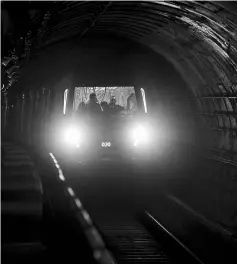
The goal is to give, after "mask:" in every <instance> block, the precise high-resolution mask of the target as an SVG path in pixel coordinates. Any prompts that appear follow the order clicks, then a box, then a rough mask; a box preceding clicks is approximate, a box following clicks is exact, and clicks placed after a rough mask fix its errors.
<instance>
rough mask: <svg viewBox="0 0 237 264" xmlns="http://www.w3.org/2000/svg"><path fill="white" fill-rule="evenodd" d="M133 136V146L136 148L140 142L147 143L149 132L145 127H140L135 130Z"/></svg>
mask: <svg viewBox="0 0 237 264" xmlns="http://www.w3.org/2000/svg"><path fill="white" fill-rule="evenodd" d="M132 136H133V140H134V143H133V145H134V146H135V147H136V146H137V145H138V144H139V143H140V142H147V140H148V138H149V132H148V131H147V129H146V128H145V127H143V126H141V125H140V126H137V127H136V128H135V129H134V130H133V135H132Z"/></svg>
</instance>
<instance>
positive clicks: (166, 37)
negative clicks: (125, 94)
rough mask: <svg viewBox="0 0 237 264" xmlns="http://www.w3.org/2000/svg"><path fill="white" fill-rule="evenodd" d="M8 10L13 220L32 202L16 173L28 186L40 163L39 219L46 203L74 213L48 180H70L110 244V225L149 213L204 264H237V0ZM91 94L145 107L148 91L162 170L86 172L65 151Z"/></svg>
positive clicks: (6, 126) (4, 113)
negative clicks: (79, 100) (101, 91)
mask: <svg viewBox="0 0 237 264" xmlns="http://www.w3.org/2000/svg"><path fill="white" fill-rule="evenodd" d="M1 6H2V8H1V14H2V69H1V77H2V78H1V80H2V81H1V96H2V103H1V120H2V121H1V127H2V128H1V131H2V144H1V145H2V147H1V149H2V197H3V199H2V215H3V219H5V218H4V215H5V214H6V215H7V217H6V219H12V218H11V217H12V216H14V214H15V211H14V210H16V211H21V210H20V209H19V207H18V209H14V206H13V203H14V205H15V204H18V200H17V199H18V198H17V197H18V196H19V195H20V194H17V195H15V196H16V198H15V201H13V200H14V198H13V196H14V195H12V196H11V192H12V193H14V192H19V191H14V190H15V189H17V190H18V189H20V187H19V186H18V185H20V180H19V178H17V180H16V179H15V178H14V177H13V176H12V175H13V174H14V173H16V172H14V173H13V172H11V170H15V171H17V173H18V174H19V177H20V175H23V174H24V175H26V174H27V175H28V174H30V173H29V169H27V168H28V167H27V166H31V167H32V166H33V168H31V169H30V170H32V175H34V176H33V177H34V179H35V181H36V182H37V184H39V186H40V187H39V188H38V194H37V195H35V196H34V195H33V196H32V197H34V198H30V197H31V196H30V195H31V194H30V191H29V196H28V198H27V197H26V198H25V199H26V200H28V201H27V202H26V203H29V200H30V199H32V201H33V199H36V200H37V206H38V207H37V208H38V209H36V208H35V207H34V209H28V210H31V211H35V212H36V211H37V212H38V213H37V214H38V215H37V217H38V218H39V219H41V215H42V214H43V212H44V210H45V209H44V207H45V206H46V207H47V206H49V207H50V206H52V204H50V203H48V200H47V198H45V196H47V197H48V196H50V195H52V196H53V195H58V196H60V198H58V199H56V200H57V201H56V204H57V205H58V204H60V203H62V207H63V208H64V205H65V203H66V202H65V200H66V198H65V199H63V198H62V195H59V191H58V189H57V188H59V189H60V188H61V187H58V185H59V183H57V184H56V183H54V182H53V180H52V179H53V176H52V177H51V176H45V175H50V173H52V174H58V175H59V178H60V179H61V181H59V182H60V184H61V183H62V184H64V183H65V182H64V180H65V179H66V181H67V184H68V185H65V186H67V187H68V188H69V189H66V192H69V196H70V195H71V197H74V194H76V196H77V197H78V198H75V199H74V198H73V199H74V201H77V203H80V202H79V199H81V200H82V203H83V204H84V205H85V209H87V210H88V213H89V215H90V216H91V217H92V220H94V221H95V224H96V226H97V227H98V229H99V230H102V231H101V232H102V237H103V230H107V229H109V227H110V226H111V228H112V229H114V230H115V229H116V228H117V229H118V228H119V227H120V228H121V229H123V228H125V227H124V226H127V225H130V224H128V223H127V222H126V221H127V220H126V219H125V218H126V217H125V216H124V217H123V214H124V215H126V216H127V215H129V214H131V210H134V212H135V211H136V213H137V211H139V212H140V211H142V212H144V211H145V212H146V215H147V216H148V218H149V217H150V220H149V221H152V222H153V226H155V227H154V230H153V229H152V231H151V233H156V228H157V226H158V225H157V222H159V223H161V224H162V226H163V227H166V228H167V229H168V230H170V232H171V233H172V234H174V236H175V237H177V238H178V240H179V241H181V242H182V243H183V244H184V245H185V246H187V248H190V250H191V251H193V252H194V253H195V255H196V256H197V257H196V260H197V259H198V261H200V262H199V263H212V261H215V262H217V263H219V262H218V261H220V260H221V262H220V263H235V261H233V262H232V257H230V256H234V254H233V252H234V250H236V243H237V169H236V166H237V139H236V137H237V35H236V32H237V31H236V29H237V4H236V3H235V1H227V2H225V1H223V2H222V1H212V2H211V1H131V2H130V1H124V2H123V1H104V2H102V1H98V2H97V1H52V2H38V1H28V2H20V1H19V2H11V4H10V2H7V1H6V2H5V1H3V2H2V3H1ZM80 87H87V88H88V87H92V88H93V87H103V88H104V87H105V91H106V87H125V88H126V87H133V89H134V91H135V93H136V94H140V96H138V98H137V99H138V100H137V101H138V106H139V107H141V108H142V109H143V103H144V99H143V97H142V93H141V89H142V91H144V93H145V96H146V107H147V109H146V112H147V113H146V114H145V115H142V116H148V122H149V123H150V126H151V127H152V128H153V130H154V133H153V134H152V135H153V136H151V138H152V139H151V141H152V142H151V146H155V147H154V148H155V151H154V152H152V158H151V160H152V162H151V161H150V162H148V163H146V164H145V163H142V162H139V163H138V164H137V165H136V167H135V169H134V168H133V169H131V168H130V165H128V167H126V166H127V165H126V166H125V165H124V166H123V165H121V166H120V165H116V166H115V167H114V165H113V166H112V165H108V166H105V167H104V168H103V169H100V167H99V166H98V165H97V164H92V165H91V166H90V167H89V169H88V170H86V169H84V168H83V165H80V164H79V163H78V162H77V161H75V158H71V156H70V155H68V154H65V153H66V150H65V149H66V148H65V147H64V146H62V147H61V149H60V150H59V148H55V144H56V143H55V142H56V141H55V138H57V137H58V138H59V137H60V131H61V130H62V129H63V128H64V127H65V126H67V125H68V124H69V123H68V122H69V120H71V118H72V117H73V116H74V112H75V94H76V93H75V89H77V88H78V89H79V88H80ZM65 96H66V97H65ZM65 98H66V99H65ZM144 107H145V106H144ZM146 107H145V108H146ZM143 118H144V117H143ZM145 118H146V117H145ZM74 119H75V118H74ZM74 121H75V120H74ZM85 140H86V139H85ZM11 144H13V145H16V146H20V148H23V149H25V151H26V152H24V153H26V154H24V155H26V156H27V158H26V157H25V156H24V157H25V159H28V156H29V157H31V156H32V157H34V158H33V160H34V161H33V163H32V164H34V165H32V164H31V163H30V161H29V164H31V165H29V164H28V163H27V164H28V165H24V162H23V161H22V160H21V159H24V158H23V156H20V154H16V153H18V152H17V150H16V152H14V151H15V150H14V151H13V150H12V149H14V147H12V145H11ZM57 144H59V143H57ZM59 145H60V144H59ZM8 151H9V153H10V154H9V153H8ZM11 151H12V152H11ZM64 151H65V152H64ZM11 153H13V154H11ZM11 155H12V158H11ZM21 155H23V154H21ZM16 156H17V158H16ZM14 159H16V160H14ZM22 162H23V163H22ZM22 164H23V165H22ZM46 164H47V165H46ZM21 166H23V167H21ZM24 166H25V167H24ZM47 166H48V167H49V168H48V167H47ZM97 166H98V167H97ZM34 167H35V168H36V169H34ZM46 167H47V169H46ZM51 171H52V172H51ZM131 171H132V172H131ZM41 174H42V175H41ZM9 175H11V177H9ZM24 177H25V176H24ZM24 177H23V179H25V178H24ZM50 177H51V178H52V179H51V178H50ZM9 178H11V179H12V180H9ZM14 179H15V180H14ZM49 179H50V180H49ZM26 182H27V181H26ZM26 182H24V183H23V185H24V184H26V185H27V184H28V185H29V183H26ZM14 186H15V187H14ZM17 186H18V187H17ZM56 186H57V187H56ZM14 188H15V189H14ZM25 188H26V187H25ZM44 188H45V190H44ZM9 189H11V192H10V191H9ZM13 189H14V190H13ZM60 190H61V189H60ZM9 192H10V194H9ZM45 193H46V195H45ZM25 196H27V195H26V194H25ZM22 199H23V198H22V197H21V198H19V200H22ZM76 199H78V200H76ZM45 200H47V201H46V202H45ZM9 201H10V202H9ZM11 204H12V205H11ZM39 204H40V205H39ZM45 204H46V205H45ZM49 204H50V205H49ZM18 206H19V205H18ZM78 207H80V206H79V205H78ZM27 208H28V207H27ZM29 208H31V207H30V206H29ZM65 208H67V206H66V205H65ZM103 208H105V209H103ZM131 208H133V209H131ZM60 210H61V211H62V210H63V209H60ZM73 210H74V209H73ZM103 210H104V211H103ZM10 211H11V212H10ZM99 211H103V217H102V216H101V215H102V213H101V212H99ZM18 214H20V213H19V212H18V213H17V215H18ZM22 214H26V215H28V214H30V213H26V212H24V213H22ZM9 215H10V216H9ZM88 217H89V216H88ZM13 218H14V217H13ZM155 219H158V220H157V221H156V220H155ZM7 221H8V220H6V222H7ZM27 221H28V220H27ZM34 221H36V222H38V221H41V220H34ZM116 221H117V222H119V225H118V226H119V227H118V226H116V225H117V222H116ZM129 221H130V220H129ZM129 221H128V222H129ZM149 221H148V222H149ZM115 222H116V223H115ZM3 223H4V225H6V224H5V222H3ZM9 223H10V224H11V225H12V226H14V225H16V226H17V223H15V222H14V221H12V220H9ZM19 223H20V222H19ZM27 223H28V222H27ZM122 223H124V225H123V224H122ZM129 223H130V222H129ZM25 225H27V224H25ZM81 225H82V226H83V224H81ZM120 225H122V226H123V227H121V226H120ZM131 225H132V224H131ZM147 225H148V224H147ZM12 226H11V227H10V228H8V229H12ZM23 226H24V224H23ZM114 226H116V228H115V227H114ZM103 228H104V229H103ZM152 228H153V227H152ZM13 229H14V228H13ZM16 229H21V228H20V227H17V228H16ZM52 229H53V228H52ZM125 229H126V228H125ZM163 229H164V228H163ZM6 230H7V228H6ZM14 230H15V229H14ZM123 231H124V229H123ZM11 232H12V231H7V232H5V233H6V234H5V233H4V239H6V241H8V238H9V237H11V236H12V237H14V236H15V234H16V233H17V232H18V231H14V232H12V233H14V235H10V234H11ZM32 232H33V231H32ZM55 232H56V231H55ZM106 232H107V231H106ZM106 232H105V233H106ZM130 232H133V233H134V232H135V231H130ZM16 236H17V235H16ZM18 236H24V234H23V235H22V234H20V235H18ZM4 239H3V240H4ZM106 239H108V238H107V237H106V236H105V241H107V240H106ZM181 242H180V243H181ZM8 243H9V242H6V244H8ZM108 243H109V242H108ZM127 243H128V242H127ZM182 243H181V244H182ZM105 244H106V243H105ZM125 244H126V243H125ZM4 245H5V244H4ZM127 245H129V243H128V244H127ZM110 246H111V245H110ZM111 248H112V249H111V251H112V253H114V252H115V253H114V255H115V257H116V256H117V255H116V254H118V259H119V258H120V253H118V252H117V251H116V250H115V251H114V252H113V246H111ZM4 249H5V247H4ZM8 250H9V249H8V247H7V246H6V251H7V252H8ZM11 250H13V249H11ZM14 250H15V249H14ZM103 252H104V251H103ZM14 254H15V253H14ZM94 254H95V252H94ZM232 254H233V255H232ZM6 255H7V254H6ZM227 255H228V257H227ZM17 256H18V255H17ZM94 256H95V255H94ZM106 256H107V255H106ZM107 257H108V256H107ZM7 258H9V256H8V255H7ZM7 258H6V259H7ZM105 258H106V257H105ZM108 258H109V257H108ZM228 258H229V259H228ZM48 259H49V258H48ZM95 259H99V257H95ZM134 259H136V258H135V257H134ZM230 259H231V260H230ZM128 260H129V258H128ZM130 260H131V261H132V260H133V259H130ZM103 261H105V260H103ZM120 261H121V262H119V261H118V263H161V262H158V260H156V261H157V262H149V261H150V260H149V261H148V260H147V261H145V262H139V261H138V259H136V262H126V261H125V262H123V258H121V259H120ZM133 261H134V260H133ZM4 262H6V263H9V262H8V261H7V260H6V261H4ZM82 263H89V260H88V262H82ZM100 263H114V262H112V260H111V261H110V262H109V260H108V262H100ZM190 263H191V262H190Z"/></svg>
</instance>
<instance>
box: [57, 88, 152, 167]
mask: <svg viewBox="0 0 237 264" xmlns="http://www.w3.org/2000/svg"><path fill="white" fill-rule="evenodd" d="M83 89H85V88H83V87H82V88H80V90H79V91H77V92H78V94H79V96H78V95H77V98H79V100H77V102H78V107H77V109H76V110H77V111H76V114H75V115H74V118H73V121H70V123H68V124H67V125H66V126H65V128H64V129H63V135H62V137H61V138H63V140H64V143H65V147H64V148H63V150H64V153H65V155H66V156H67V157H70V156H73V158H74V159H75V158H76V159H77V161H78V162H81V163H95V162H99V163H120V162H122V163H130V162H136V161H138V162H139V161H141V160H150V159H151V150H152V129H151V127H150V126H149V123H148V122H147V120H146V118H140V114H139V111H138V104H137V100H136V94H135V91H134V88H133V87H128V88H126V87H115V88H113V89H112V88H110V89H109V88H107V89H106V88H99V89H97V90H95V89H93V90H89V91H83ZM92 93H93V94H96V100H97V104H98V105H99V106H100V110H98V111H99V113H98V114H96V115H94V116H93V115H90V112H89V111H88V108H87V107H86V106H87V105H89V99H88V98H89V97H90V94H92ZM80 95H81V96H80ZM82 95H83V96H85V95H87V96H86V98H82ZM111 98H116V101H115V102H116V103H115V106H117V107H115V108H116V109H119V110H118V111H114V110H113V109H114V108H113V107H111V106H110V103H111ZM83 102H85V103H83ZM74 105H75V104H74ZM81 105H83V106H84V109H82V108H81V107H80V106H81ZM106 105H107V107H106Z"/></svg>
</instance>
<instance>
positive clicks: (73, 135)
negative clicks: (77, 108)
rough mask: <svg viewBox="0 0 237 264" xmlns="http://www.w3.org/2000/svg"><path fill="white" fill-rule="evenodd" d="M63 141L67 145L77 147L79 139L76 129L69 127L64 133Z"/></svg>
mask: <svg viewBox="0 0 237 264" xmlns="http://www.w3.org/2000/svg"><path fill="white" fill-rule="evenodd" d="M65 139H66V141H67V142H68V143H71V144H76V145H78V141H79V139H80V133H79V132H78V130H77V129H76V128H74V127H71V128H69V129H68V130H67V131H66V132H65Z"/></svg>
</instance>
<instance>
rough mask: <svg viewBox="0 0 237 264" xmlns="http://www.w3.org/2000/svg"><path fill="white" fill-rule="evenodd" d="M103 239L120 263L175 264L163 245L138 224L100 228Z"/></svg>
mask: <svg viewBox="0 0 237 264" xmlns="http://www.w3.org/2000/svg"><path fill="white" fill-rule="evenodd" d="M100 230H101V233H102V236H103V239H104V241H105V244H106V245H107V247H108V249H109V250H110V251H111V252H112V254H113V255H114V257H115V259H116V260H117V262H118V263H124V264H130V263H137V264H141V263H144V264H150V263H158V264H161V263H167V264H171V263H175V262H174V261H173V260H172V259H171V258H170V257H169V256H168V255H167V253H166V252H165V251H164V249H163V247H162V245H161V244H159V243H157V241H155V240H154V238H153V237H152V236H151V235H150V234H149V233H148V232H147V231H146V230H145V229H144V228H143V226H142V225H140V224H139V223H138V222H136V223H133V224H131V223H130V224H129V225H119V224H117V225H115V224H114V225H107V226H103V227H100Z"/></svg>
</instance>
